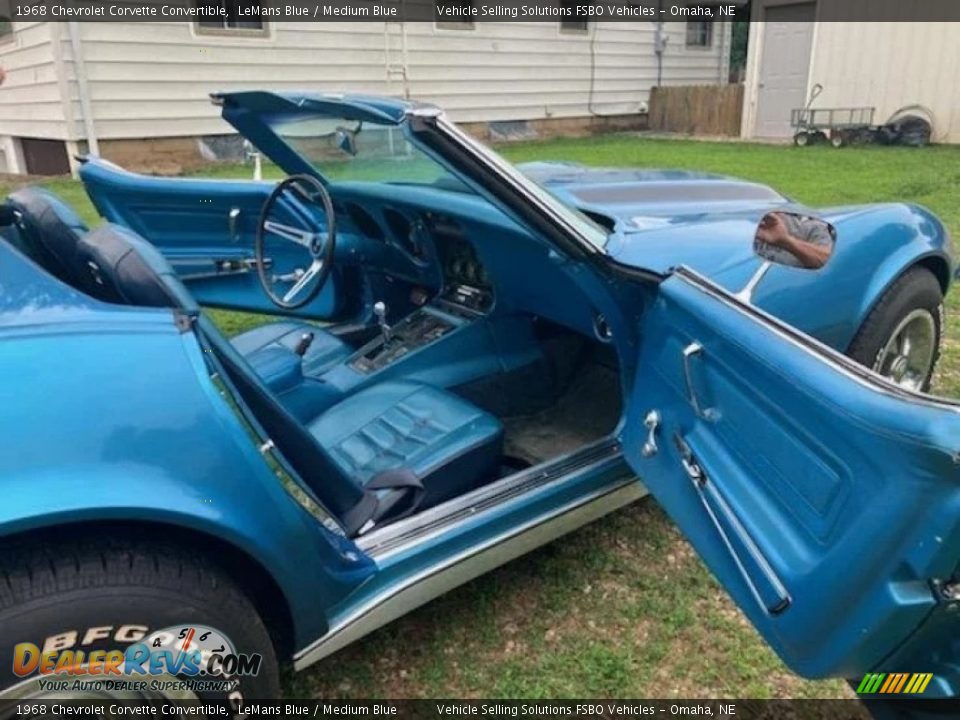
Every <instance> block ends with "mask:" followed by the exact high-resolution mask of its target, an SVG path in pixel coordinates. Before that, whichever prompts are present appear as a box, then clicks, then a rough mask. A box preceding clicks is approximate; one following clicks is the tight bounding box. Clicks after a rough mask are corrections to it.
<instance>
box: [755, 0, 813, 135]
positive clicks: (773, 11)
mask: <svg viewBox="0 0 960 720" xmlns="http://www.w3.org/2000/svg"><path fill="white" fill-rule="evenodd" d="M816 7H817V6H816V3H812V2H810V3H800V4H796V5H774V6H771V7H766V8H764V9H763V20H764V23H765V24H764V27H763V46H762V49H761V58H760V75H759V84H758V86H757V114H756V118H757V120H756V125H755V126H754V135H755V136H756V137H761V138H782V137H790V136H791V135H792V134H793V132H792V130H791V128H790V111H791V110H792V109H793V108H797V107H803V105H805V104H806V100H807V97H806V95H807V77H808V75H809V73H810V47H811V44H812V41H813V19H814V17H815V15H816Z"/></svg>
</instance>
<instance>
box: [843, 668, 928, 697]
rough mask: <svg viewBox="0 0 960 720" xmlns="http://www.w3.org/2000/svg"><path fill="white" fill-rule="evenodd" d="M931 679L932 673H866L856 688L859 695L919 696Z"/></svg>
mask: <svg viewBox="0 0 960 720" xmlns="http://www.w3.org/2000/svg"><path fill="white" fill-rule="evenodd" d="M932 679H933V673H889V674H887V673H867V674H866V675H864V676H863V680H861V681H860V685H859V686H857V693H858V694H860V695H873V694H875V693H880V694H884V695H920V694H921V693H923V692H924V691H925V690H926V689H927V685H929V684H930V681H931V680H932Z"/></svg>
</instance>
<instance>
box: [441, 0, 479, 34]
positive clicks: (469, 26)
mask: <svg viewBox="0 0 960 720" xmlns="http://www.w3.org/2000/svg"><path fill="white" fill-rule="evenodd" d="M460 2H461V3H462V4H468V5H469V6H470V7H471V8H473V7H476V6H475V5H474V4H473V0H460ZM439 4H440V3H439V2H436V3H435V6H434V15H433V28H434V30H457V31H461V32H462V31H464V30H476V29H477V23H476V22H475V21H474V19H473V16H472V15H471V16H470V17H469V18H461V17H457V18H447V19H443V20H440V19H438V18H437V13H436V5H439Z"/></svg>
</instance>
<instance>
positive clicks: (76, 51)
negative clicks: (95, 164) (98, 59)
mask: <svg viewBox="0 0 960 720" xmlns="http://www.w3.org/2000/svg"><path fill="white" fill-rule="evenodd" d="M67 33H68V34H69V35H70V48H71V51H72V54H73V73H74V75H75V76H76V78H77V95H78V96H79V97H80V113H81V114H82V115H83V132H84V135H86V136H87V152H89V153H90V154H91V155H99V154H100V143H99V142H97V133H96V130H95V129H94V127H93V108H92V107H91V105H90V89H89V87H88V86H87V70H86V66H84V64H83V50H82V48H81V46H80V23H78V22H76V21H70V22H68V23H67Z"/></svg>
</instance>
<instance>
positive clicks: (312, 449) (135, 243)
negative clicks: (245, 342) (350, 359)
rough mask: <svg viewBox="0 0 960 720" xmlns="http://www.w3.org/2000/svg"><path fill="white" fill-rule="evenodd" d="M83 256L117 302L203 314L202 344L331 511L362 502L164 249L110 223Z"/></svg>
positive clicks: (86, 243) (91, 237) (91, 238)
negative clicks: (203, 306) (209, 314)
mask: <svg viewBox="0 0 960 720" xmlns="http://www.w3.org/2000/svg"><path fill="white" fill-rule="evenodd" d="M80 254H81V258H82V260H83V267H84V268H86V270H87V271H88V272H89V273H90V278H89V280H90V281H91V282H94V283H97V284H98V285H99V286H100V287H102V288H103V289H104V292H105V293H107V294H109V295H110V296H111V297H114V298H115V302H120V303H125V304H130V305H146V306H149V307H169V308H174V309H179V310H183V311H185V312H187V313H190V314H193V315H199V318H198V320H197V324H198V330H199V335H200V337H201V341H205V342H206V343H207V344H209V346H210V348H209V349H211V350H212V351H213V353H214V356H215V357H216V358H217V359H218V360H219V361H220V363H221V364H222V365H223V368H224V370H225V371H226V373H227V375H228V376H229V380H230V381H231V383H232V384H233V385H234V387H236V389H237V392H238V393H239V394H240V396H241V398H243V401H244V402H245V403H246V404H247V406H248V407H249V408H250V410H251V411H252V412H253V414H254V416H255V417H256V418H257V421H258V422H259V423H260V425H261V427H262V428H263V430H264V431H265V433H266V434H267V436H268V437H269V438H270V439H271V440H272V441H273V443H274V445H276V447H277V449H278V450H279V451H280V453H281V454H282V455H283V456H284V457H285V458H286V459H287V460H288V461H289V462H290V464H291V465H292V466H293V467H294V468H296V470H297V472H298V474H299V475H300V477H302V478H303V480H304V482H306V483H307V484H308V485H309V486H310V487H311V488H312V489H313V490H314V492H316V494H317V496H318V497H319V498H320V499H321V500H322V501H323V503H324V505H326V507H327V509H328V510H330V511H331V512H332V513H334V514H335V515H336V516H337V517H339V518H341V520H343V519H344V518H345V517H346V516H347V514H348V513H349V512H350V511H351V510H352V509H353V508H355V507H356V506H357V505H358V504H359V503H360V502H361V500H362V499H363V497H364V492H363V489H362V488H361V487H360V486H359V485H358V484H356V483H355V482H353V480H351V479H350V478H349V477H346V476H345V475H344V474H343V473H341V472H340V470H339V469H338V468H337V466H336V465H335V464H334V463H333V462H332V461H331V460H330V458H329V457H328V456H327V454H326V451H325V450H324V449H323V448H322V447H321V446H320V444H319V443H318V442H317V441H316V440H315V439H314V438H313V436H312V435H310V433H309V432H307V430H306V429H305V428H304V427H303V425H302V424H301V423H300V421H299V420H297V419H296V418H295V417H294V416H293V415H291V414H290V413H289V412H288V411H287V410H286V408H284V407H283V405H281V404H280V403H279V402H278V401H277V399H276V398H275V397H274V395H273V393H272V392H270V390H269V389H268V388H267V386H266V385H265V384H264V383H263V381H262V380H261V379H260V377H259V376H258V375H257V374H256V373H255V372H254V371H253V369H252V368H251V367H250V365H249V364H248V363H247V361H246V360H245V359H244V358H243V356H241V355H240V353H238V352H237V351H236V350H235V349H234V347H233V346H232V345H231V344H230V341H229V340H227V339H226V338H225V337H224V336H223V334H222V333H221V332H220V330H219V329H218V328H217V327H216V325H214V324H213V323H212V322H211V321H210V320H209V319H208V318H206V317H205V316H203V315H202V314H199V307H198V306H197V304H196V302H195V301H194V299H193V297H192V296H191V295H190V291H189V290H187V288H186V287H185V286H184V285H183V283H182V282H181V281H180V278H178V277H177V274H176V272H175V271H174V270H173V268H172V267H171V266H170V263H169V262H167V259H166V258H165V257H163V255H162V254H161V253H160V251H159V250H157V249H156V248H155V247H154V246H153V245H151V244H150V243H149V242H147V241H146V240H144V239H143V238H141V237H140V236H139V235H137V234H136V233H135V232H133V231H132V230H129V229H128V228H124V227H120V226H118V225H109V224H108V225H104V226H103V227H100V228H97V229H96V230H94V231H92V232H91V233H89V234H88V235H87V236H86V237H84V238H83V240H82V242H81V247H80ZM348 529H349V528H348Z"/></svg>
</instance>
